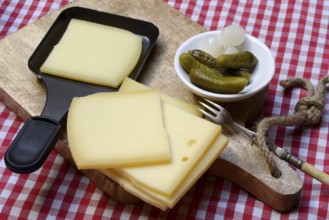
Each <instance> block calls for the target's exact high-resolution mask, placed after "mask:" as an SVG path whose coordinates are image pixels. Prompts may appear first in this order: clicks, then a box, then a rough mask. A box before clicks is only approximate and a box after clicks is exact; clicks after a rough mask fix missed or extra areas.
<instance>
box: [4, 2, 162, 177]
mask: <svg viewBox="0 0 329 220" xmlns="http://www.w3.org/2000/svg"><path fill="white" fill-rule="evenodd" d="M72 18H76V19H80V20H87V21H91V22H95V23H100V24H104V25H109V26H113V27H118V28H122V29H126V30H128V31H131V32H133V33H135V34H137V35H140V36H142V38H143V41H142V42H143V43H142V53H141V56H140V59H139V61H138V63H137V65H136V67H135V68H134V70H133V72H132V73H131V74H130V75H129V77H130V78H133V79H137V77H138V75H139V74H140V73H141V70H142V68H143V66H144V64H145V62H146V60H147V58H148V56H149V55H150V52H151V51H152V48H153V47H154V45H155V42H156V40H157V38H158V36H159V30H158V28H157V27H156V26H155V25H153V24H152V23H149V22H146V21H141V20H136V19H132V18H128V17H123V16H119V15H115V14H110V13H105V12H100V11H95V10H91V9H87V8H81V7H72V8H68V9H66V10H64V11H63V12H62V13H61V14H60V15H59V16H58V17H57V19H56V20H55V22H54V23H53V25H52V26H51V28H50V29H49V31H48V32H47V34H46V35H45V37H44V38H43V39H42V41H41V42H40V44H39V45H38V47H37V48H36V50H35V51H34V53H33V54H32V56H31V57H30V59H29V61H28V66H29V68H30V70H31V71H32V72H34V73H35V74H36V76H37V77H38V79H40V80H41V81H42V82H43V84H44V86H45V89H46V94H47V99H46V103H45V106H44V109H43V111H42V113H41V115H40V116H33V117H30V118H29V119H28V120H27V121H26V122H25V124H24V126H23V127H22V129H21V130H20V131H19V133H18V134H17V136H16V137H15V139H14V140H13V142H12V143H11V145H10V146H9V148H8V149H7V151H6V153H5V164H6V166H7V168H8V169H9V170H11V171H13V172H15V173H20V174H24V173H31V172H34V171H36V170H37V169H39V168H40V167H41V166H42V165H43V163H44V161H45V160H46V158H47V157H48V155H49V153H50V151H51V149H52V148H53V147H54V145H55V143H56V142H57V140H58V138H59V134H60V131H61V128H62V125H63V123H65V121H66V120H65V119H66V115H67V112H68V109H69V106H70V104H71V101H72V99H73V98H74V97H81V96H86V95H89V94H93V93H97V92H105V91H107V92H111V91H117V88H111V87H106V86H100V85H95V84H89V83H84V82H80V81H74V80H70V79H66V78H61V77H56V76H52V75H48V74H43V73H41V72H40V67H41V66H42V64H43V63H44V62H45V60H46V59H47V57H48V55H49V54H50V53H51V51H52V49H53V47H54V46H55V45H56V44H57V43H58V42H59V41H60V39H61V37H62V36H63V34H64V32H65V31H66V28H67V26H68V24H69V22H70V20H71V19H72ZM109 62H110V60H109ZM91 74H92V73H91ZM109 74H111V73H109Z"/></svg>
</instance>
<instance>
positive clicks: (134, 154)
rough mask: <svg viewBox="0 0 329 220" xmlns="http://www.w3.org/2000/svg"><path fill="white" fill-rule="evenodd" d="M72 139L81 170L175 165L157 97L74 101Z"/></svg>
mask: <svg viewBox="0 0 329 220" xmlns="http://www.w3.org/2000/svg"><path fill="white" fill-rule="evenodd" d="M67 134H68V142H69V145H70V150H71V152H72V156H73V158H74V161H75V163H76V165H77V167H78V168H79V169H98V168H111V167H127V166H139V165H146V164H148V165H149V164H156V163H165V162H167V163H168V162H170V161H171V150H170V146H169V142H168V137H167V132H166V130H165V128H164V122H163V116H162V107H161V101H160V95H159V93H158V92H156V91H151V90H150V91H139V92H120V93H119V92H113V93H97V94H93V95H89V96H86V97H81V98H74V99H73V101H72V104H71V106H70V109H69V113H68V118H67Z"/></svg>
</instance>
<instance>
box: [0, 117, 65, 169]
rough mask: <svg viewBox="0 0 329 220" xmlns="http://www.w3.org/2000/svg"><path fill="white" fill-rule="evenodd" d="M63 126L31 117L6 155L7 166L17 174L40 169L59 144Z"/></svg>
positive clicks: (54, 121)
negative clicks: (58, 140)
mask: <svg viewBox="0 0 329 220" xmlns="http://www.w3.org/2000/svg"><path fill="white" fill-rule="evenodd" d="M61 127H62V126H61V124H60V123H59V122H58V121H56V120H54V119H52V118H49V117H45V116H34V117H30V118H29V119H28V120H27V121H26V122H25V124H24V126H23V127H22V129H21V130H20V131H19V133H18V134H17V136H16V137H15V139H14V141H13V142H12V143H11V145H10V146H9V148H8V149H7V151H6V153H5V164H6V166H7V168H8V169H9V170H11V171H12V172H15V173H20V174H24V173H31V172H34V171H36V170H37V169H39V168H40V167H41V166H42V165H43V163H44V162H45V160H46V158H47V157H48V155H49V153H50V151H51V149H52V148H53V147H54V145H55V144H56V142H57V139H58V137H59V133H60V130H61Z"/></svg>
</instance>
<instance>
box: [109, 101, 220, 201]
mask: <svg viewBox="0 0 329 220" xmlns="http://www.w3.org/2000/svg"><path fill="white" fill-rule="evenodd" d="M163 113H164V121H165V126H166V129H167V132H168V136H169V141H170V146H171V150H172V160H171V163H166V164H158V165H152V166H138V167H137V166H135V167H128V168H117V169H115V171H116V172H118V173H119V174H121V175H123V176H127V178H129V179H130V180H131V181H132V182H134V183H136V184H138V185H140V186H141V187H145V188H147V189H149V190H151V191H154V192H156V193H158V194H162V195H164V196H167V197H171V196H172V195H174V194H175V193H176V191H177V190H178V189H179V187H180V186H181V184H182V183H183V182H184V181H185V179H186V178H187V177H188V175H189V174H190V173H191V172H192V170H193V169H194V168H195V166H196V165H197V164H198V163H199V161H200V160H201V159H202V157H203V155H204V154H205V153H206V152H207V151H208V149H209V148H210V146H211V145H212V144H213V143H214V141H215V140H216V138H217V137H218V135H219V134H220V132H221V127H220V126H219V125H216V124H214V123H211V122H209V121H206V120H204V119H202V118H199V117H196V116H195V115H192V114H189V113H187V112H185V111H182V110H181V109H179V108H177V107H175V106H172V105H170V104H167V103H163ZM159 175H161V177H162V178H159Z"/></svg>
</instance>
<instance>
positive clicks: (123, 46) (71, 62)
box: [40, 19, 142, 87]
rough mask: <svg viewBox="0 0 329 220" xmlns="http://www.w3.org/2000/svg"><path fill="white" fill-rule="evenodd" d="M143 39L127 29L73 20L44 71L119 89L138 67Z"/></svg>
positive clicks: (45, 65)
mask: <svg viewBox="0 0 329 220" xmlns="http://www.w3.org/2000/svg"><path fill="white" fill-rule="evenodd" d="M141 51H142V38H141V37H140V36H137V35H135V34H133V33H131V32H129V31H127V30H124V29H120V28H115V27H111V26H107V25H102V24H97V23H93V22H88V21H84V20H78V19H72V20H71V21H70V23H69V26H68V28H67V30H66V31H65V33H64V35H63V36H62V39H61V40H60V42H59V43H58V44H57V45H56V46H55V47H54V48H53V50H52V52H51V53H50V54H49V56H48V58H47V60H46V61H45V63H44V64H43V65H42V66H41V68H40V69H41V72H43V73H47V74H52V75H56V76H60V77H65V78H70V79H73V80H79V81H84V82H89V83H94V84H99V85H105V86H111V87H118V86H119V85H120V84H121V82H122V81H123V79H124V78H125V77H126V76H128V75H129V74H130V73H131V72H132V70H133V69H134V67H135V66H136V64H137V62H138V60H139V57H140V55H141Z"/></svg>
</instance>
